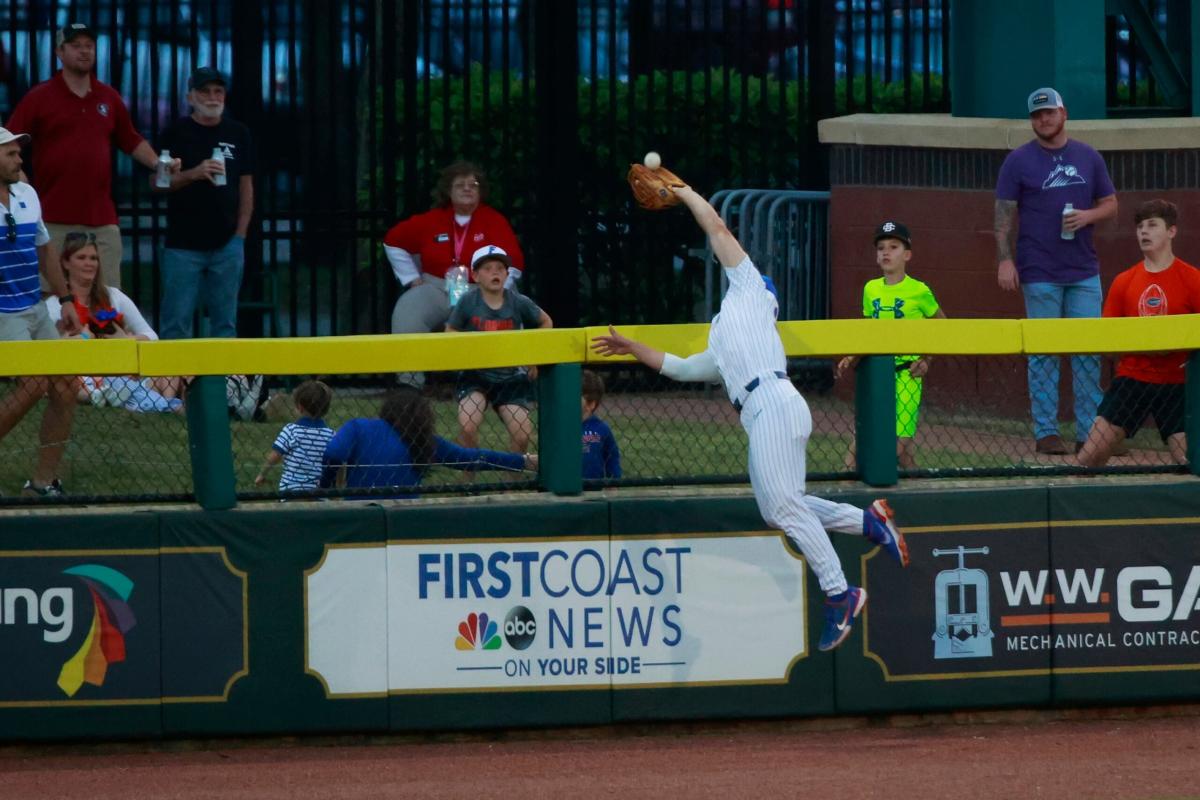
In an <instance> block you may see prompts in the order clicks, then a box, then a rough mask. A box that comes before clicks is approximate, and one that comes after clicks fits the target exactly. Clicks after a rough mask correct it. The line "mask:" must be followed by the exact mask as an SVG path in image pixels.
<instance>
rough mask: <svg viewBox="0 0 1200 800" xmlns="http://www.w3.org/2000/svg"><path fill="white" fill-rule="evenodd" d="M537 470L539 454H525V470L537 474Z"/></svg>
mask: <svg viewBox="0 0 1200 800" xmlns="http://www.w3.org/2000/svg"><path fill="white" fill-rule="evenodd" d="M537 468H538V454H537V453H526V454H525V469H526V470H528V471H529V472H537Z"/></svg>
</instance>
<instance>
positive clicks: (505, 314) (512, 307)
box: [446, 245, 553, 453]
mask: <svg viewBox="0 0 1200 800" xmlns="http://www.w3.org/2000/svg"><path fill="white" fill-rule="evenodd" d="M510 266H512V262H511V261H510V260H509V258H508V254H507V253H506V252H504V251H503V250H502V249H500V248H499V247H496V246H495V245H487V246H485V247H481V248H479V249H478V250H476V251H475V254H474V255H473V256H472V257H471V270H472V274H473V275H474V278H475V284H476V286H477V287H478V291H471V292H467V293H466V294H465V295H463V296H462V298H461V299H459V301H458V304H457V305H455V306H454V308H453V309H451V311H450V319H449V320H448V321H447V323H446V330H447V331H512V330H523V329H525V328H549V327H552V326H553V323H552V322H551V321H550V316H549V315H548V314H547V313H546V312H545V311H543V310H542V309H541V308H539V307H538V305H537V304H536V303H534V302H533V301H532V300H530V299H529V298H528V297H525V296H524V295H523V294H520V293H519V292H515V291H512V290H509V289H505V288H504V281H505V280H507V278H508V268H509V267H510ZM530 378H531V376H530V371H529V370H528V369H526V368H525V367H500V368H496V369H480V370H466V371H464V372H462V373H461V374H460V375H459V379H458V425H459V441H460V442H461V443H462V445H463V446H464V447H478V446H479V425H480V423H481V422H483V415H484V413H486V412H487V410H488V407H489V405H490V406H491V407H494V408H495V409H496V413H497V414H498V415H499V416H500V419H501V420H503V421H504V426H505V427H506V428H508V435H509V440H510V449H511V450H512V451H513V452H514V453H523V452H525V450H526V449H527V448H528V446H529V436H530V434H531V433H532V432H533V425H532V423H531V422H530V420H529V408H530V406H531V405H533V383H532V381H531V379H530Z"/></svg>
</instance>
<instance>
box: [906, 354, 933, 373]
mask: <svg viewBox="0 0 1200 800" xmlns="http://www.w3.org/2000/svg"><path fill="white" fill-rule="evenodd" d="M908 374H909V375H912V376H913V377H914V378H924V377H925V376H926V375H927V374H929V359H928V358H925V357H922V358H918V359H917V360H916V361H914V362H912V363H911V364H909V365H908Z"/></svg>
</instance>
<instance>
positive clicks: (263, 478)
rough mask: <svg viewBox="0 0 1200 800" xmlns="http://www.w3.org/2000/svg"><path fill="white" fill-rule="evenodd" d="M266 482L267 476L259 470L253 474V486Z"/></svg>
mask: <svg viewBox="0 0 1200 800" xmlns="http://www.w3.org/2000/svg"><path fill="white" fill-rule="evenodd" d="M266 482H267V476H266V475H263V474H262V473H261V472H260V473H258V474H257V475H255V476H254V485H255V486H262V485H263V484H264V483H266Z"/></svg>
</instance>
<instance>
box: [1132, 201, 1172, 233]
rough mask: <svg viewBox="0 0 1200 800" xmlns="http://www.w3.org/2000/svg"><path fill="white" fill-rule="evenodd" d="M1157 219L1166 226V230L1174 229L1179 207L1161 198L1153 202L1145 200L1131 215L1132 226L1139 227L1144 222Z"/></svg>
mask: <svg viewBox="0 0 1200 800" xmlns="http://www.w3.org/2000/svg"><path fill="white" fill-rule="evenodd" d="M1153 217H1158V218H1159V219H1161V220H1162V221H1163V222H1165V223H1166V224H1167V227H1168V228H1174V227H1175V225H1176V224H1177V223H1178V222H1179V207H1178V206H1176V205H1175V204H1174V203H1172V202H1171V201H1170V200H1163V199H1162V198H1161V197H1159V198H1155V199H1154V200H1147V201H1146V202H1144V203H1142V204H1141V205H1140V206H1138V207H1137V211H1135V212H1134V214H1133V224H1134V225H1141V224H1142V222H1144V221H1145V220H1148V219H1151V218H1153Z"/></svg>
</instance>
